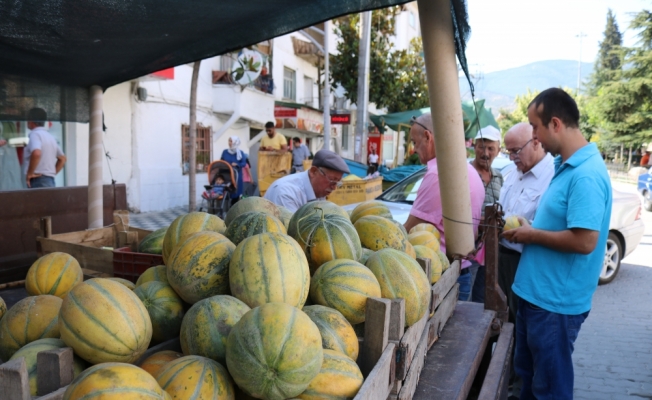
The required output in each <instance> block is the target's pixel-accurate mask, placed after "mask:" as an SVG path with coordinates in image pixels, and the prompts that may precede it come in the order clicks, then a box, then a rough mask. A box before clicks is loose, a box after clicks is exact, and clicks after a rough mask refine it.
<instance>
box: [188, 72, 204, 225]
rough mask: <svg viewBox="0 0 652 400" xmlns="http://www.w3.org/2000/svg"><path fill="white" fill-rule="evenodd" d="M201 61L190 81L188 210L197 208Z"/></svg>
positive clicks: (191, 210)
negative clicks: (198, 89) (198, 98)
mask: <svg viewBox="0 0 652 400" xmlns="http://www.w3.org/2000/svg"><path fill="white" fill-rule="evenodd" d="M200 64H201V60H200V61H195V63H194V64H193V66H192V79H191V81H190V105H189V106H190V121H189V125H190V126H189V127H188V129H189V130H190V132H189V136H190V138H189V141H190V146H189V149H188V212H193V211H195V208H197V198H196V197H197V194H196V191H197V189H196V185H197V182H196V176H197V159H196V158H197V80H198V78H199V65H200Z"/></svg>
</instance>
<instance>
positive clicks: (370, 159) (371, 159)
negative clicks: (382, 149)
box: [369, 154, 378, 164]
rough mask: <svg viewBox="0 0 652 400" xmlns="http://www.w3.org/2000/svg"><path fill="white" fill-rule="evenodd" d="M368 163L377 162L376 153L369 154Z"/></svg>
mask: <svg viewBox="0 0 652 400" xmlns="http://www.w3.org/2000/svg"><path fill="white" fill-rule="evenodd" d="M369 163H370V164H376V163H378V154H369Z"/></svg>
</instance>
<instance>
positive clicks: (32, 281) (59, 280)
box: [25, 252, 84, 298]
mask: <svg viewBox="0 0 652 400" xmlns="http://www.w3.org/2000/svg"><path fill="white" fill-rule="evenodd" d="M83 280H84V274H83V273H82V270H81V267H80V266H79V263H78V262H77V260H76V259H75V257H73V256H71V255H70V254H66V253H61V252H54V253H50V254H46V255H44V256H43V257H41V258H39V259H38V260H36V261H35V262H34V264H32V266H31V267H30V268H29V270H28V271H27V276H26V277H25V290H26V291H27V293H28V294H29V295H30V296H36V295H39V294H51V295H53V296H57V297H61V298H63V297H65V296H66V295H67V294H68V292H69V291H70V290H71V289H72V288H73V287H75V286H76V285H78V284H80V283H81V282H82V281H83Z"/></svg>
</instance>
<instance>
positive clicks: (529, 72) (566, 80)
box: [460, 60, 593, 115]
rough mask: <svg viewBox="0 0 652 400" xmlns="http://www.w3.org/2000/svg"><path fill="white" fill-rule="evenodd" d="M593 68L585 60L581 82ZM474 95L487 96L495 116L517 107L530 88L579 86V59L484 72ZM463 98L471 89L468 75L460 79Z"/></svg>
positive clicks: (477, 83)
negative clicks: (520, 96)
mask: <svg viewBox="0 0 652 400" xmlns="http://www.w3.org/2000/svg"><path fill="white" fill-rule="evenodd" d="M592 71H593V64H592V63H586V62H584V63H582V81H583V82H584V81H585V80H586V79H587V78H588V77H589V75H590V74H591V72H592ZM474 79H475V80H474V86H475V98H476V99H485V100H486V101H485V106H486V107H488V108H491V109H492V112H493V113H494V115H496V114H497V113H498V110H499V109H500V108H501V107H502V108H507V109H510V108H512V107H513V106H514V99H515V98H516V96H517V95H519V94H524V93H526V92H527V90H528V88H529V89H530V90H543V89H547V88H549V87H559V86H561V87H569V88H575V87H577V61H572V60H546V61H538V62H535V63H531V64H527V65H523V66H522V67H516V68H510V69H505V70H502V71H495V72H490V73H487V74H484V76H479V77H475V78H474ZM460 92H461V94H462V100H470V99H471V92H470V91H469V84H468V82H467V81H466V78H464V77H463V78H460Z"/></svg>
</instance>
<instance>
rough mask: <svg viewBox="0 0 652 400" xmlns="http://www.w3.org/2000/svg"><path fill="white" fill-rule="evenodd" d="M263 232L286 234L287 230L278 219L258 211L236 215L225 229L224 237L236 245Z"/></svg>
mask: <svg viewBox="0 0 652 400" xmlns="http://www.w3.org/2000/svg"><path fill="white" fill-rule="evenodd" d="M265 232H279V233H287V230H286V229H285V225H283V222H281V220H279V219H278V218H276V217H274V216H271V215H269V214H266V213H264V212H260V211H249V212H246V213H244V214H240V215H238V216H237V217H236V218H235V219H234V220H233V222H231V224H230V225H229V226H228V228H226V232H225V233H224V236H226V237H227V238H229V240H230V241H232V242H233V244H235V245H237V244H238V243H240V242H242V241H243V240H244V239H246V238H248V237H249V236H253V235H258V234H259V233H265Z"/></svg>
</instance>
